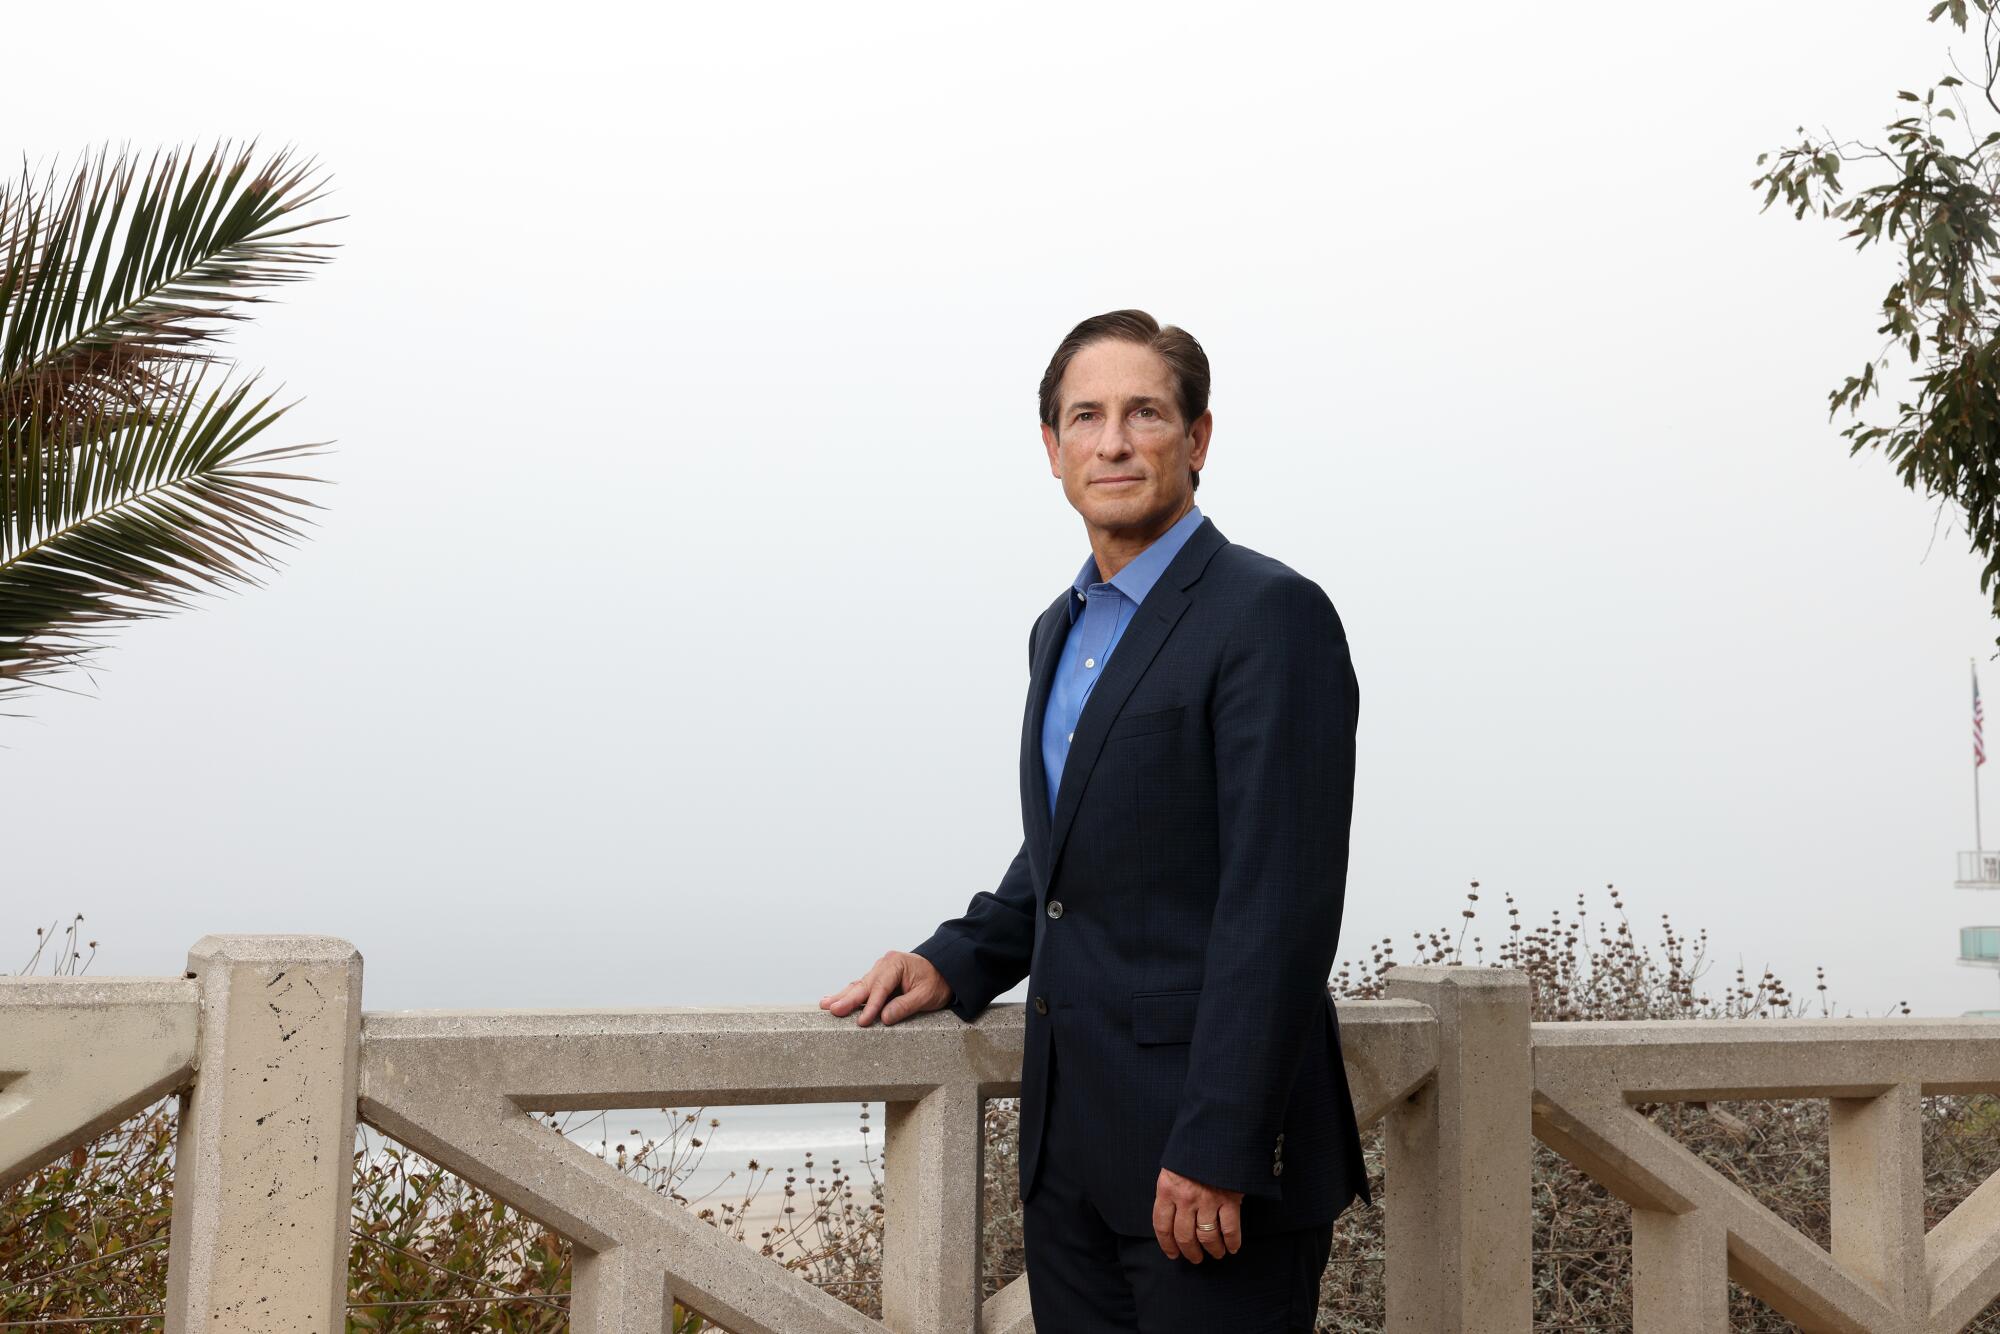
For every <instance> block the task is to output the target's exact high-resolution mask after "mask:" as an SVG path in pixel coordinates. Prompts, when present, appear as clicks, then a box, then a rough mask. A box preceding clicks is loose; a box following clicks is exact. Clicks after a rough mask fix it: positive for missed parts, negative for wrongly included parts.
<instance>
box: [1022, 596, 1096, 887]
mask: <svg viewBox="0 0 2000 1334" xmlns="http://www.w3.org/2000/svg"><path fill="white" fill-rule="evenodd" d="M1071 595H1072V594H1071V590H1069V589H1067V588H1066V589H1064V590H1063V592H1062V596H1061V597H1059V598H1057V599H1056V600H1055V602H1054V604H1052V605H1051V606H1050V607H1049V608H1048V610H1047V611H1044V612H1043V613H1042V631H1041V636H1042V642H1041V649H1040V651H1039V652H1038V653H1037V654H1036V655H1035V666H1034V671H1033V674H1032V675H1031V676H1030V677H1029V679H1028V709H1027V713H1026V715H1025V716H1024V717H1023V718H1022V719H1021V816H1022V826H1021V827H1022V830H1023V832H1025V833H1026V835H1027V838H1028V859H1029V861H1030V863H1031V864H1032V865H1033V866H1034V867H1035V868H1036V869H1037V870H1039V871H1041V872H1042V874H1043V876H1044V877H1046V875H1047V868H1048V863H1047V861H1045V860H1044V858H1043V853H1044V851H1045V850H1046V849H1047V848H1048V846H1049V771H1048V766H1047V765H1046V764H1044V763H1043V762H1042V715H1043V714H1045V713H1046V712H1047V711H1048V707H1049V694H1050V692H1051V691H1052V690H1053V689H1054V688H1055V678H1056V663H1057V661H1058V660H1060V659H1061V657H1062V651H1063V643H1064V641H1065V640H1067V639H1068V638H1069V630H1070V621H1069V611H1068V604H1069V601H1070V598H1071ZM1111 656H1112V657H1114V658H1116V657H1117V656H1118V655H1117V654H1116V653H1114V654H1112V655H1111ZM1065 767H1067V766H1065Z"/></svg>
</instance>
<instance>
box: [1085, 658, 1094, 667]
mask: <svg viewBox="0 0 2000 1334" xmlns="http://www.w3.org/2000/svg"><path fill="white" fill-rule="evenodd" d="M1083 665H1084V666H1086V667H1095V666H1096V665H1097V659H1095V658H1085V659H1084V660H1083Z"/></svg>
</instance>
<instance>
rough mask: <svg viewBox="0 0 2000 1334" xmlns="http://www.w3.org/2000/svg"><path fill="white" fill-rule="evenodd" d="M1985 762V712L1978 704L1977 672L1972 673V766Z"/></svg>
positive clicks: (1976, 766) (1975, 766)
mask: <svg viewBox="0 0 2000 1334" xmlns="http://www.w3.org/2000/svg"><path fill="white" fill-rule="evenodd" d="M1984 763H1986V713H1985V710H1983V709H1982V708H1980V706H1979V673H1978V672H1974V673H1973V674H1972V767H1973V768H1975V769H1977V768H1978V767H1979V766H1980V765H1982V764H1984Z"/></svg>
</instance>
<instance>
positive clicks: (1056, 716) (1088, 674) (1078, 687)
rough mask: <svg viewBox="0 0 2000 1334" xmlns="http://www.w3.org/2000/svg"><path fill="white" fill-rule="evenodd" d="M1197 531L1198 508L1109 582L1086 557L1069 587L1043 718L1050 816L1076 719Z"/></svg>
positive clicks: (1199, 513) (1198, 524) (1054, 805)
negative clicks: (1064, 632) (1065, 623)
mask: <svg viewBox="0 0 2000 1334" xmlns="http://www.w3.org/2000/svg"><path fill="white" fill-rule="evenodd" d="M1199 527H1201V507H1200V506H1196V507H1195V508H1193V509H1190V510H1189V511H1188V512H1187V513H1186V514H1183V515H1182V516H1181V517H1180V519H1179V520H1178V521H1176V522H1175V524H1174V526H1173V527H1171V528H1169V529H1167V531H1166V532H1164V533H1161V534H1160V535H1159V537H1157V538H1155V539H1154V541H1153V544H1152V545H1151V546H1149V547H1147V548H1146V549H1145V550H1144V551H1142V552H1140V553H1139V554H1138V555H1136V556H1134V557H1133V558H1132V559H1131V560H1130V561H1129V562H1127V563H1126V565H1125V568H1124V569H1122V570H1120V571H1118V573H1117V574H1114V575H1112V576H1111V578H1110V579H1108V580H1103V581H1100V580H1099V579H1098V578H1097V575H1098V569H1097V557H1096V555H1095V554H1092V555H1088V556H1085V557H1084V558H1083V568H1082V569H1080V570H1078V571H1077V572H1076V580H1075V582H1074V583H1073V584H1072V585H1071V588H1073V589H1074V590H1075V592H1074V596H1072V597H1071V598H1070V599H1069V638H1067V639H1065V640H1064V641H1063V650H1062V658H1061V659H1060V660H1059V661H1058V662H1057V663H1056V678H1055V680H1054V681H1053V682H1052V683H1051V684H1050V687H1049V705H1048V710H1047V712H1045V713H1044V714H1043V715H1042V768H1043V769H1044V770H1046V771H1047V773H1048V779H1049V814H1050V815H1054V814H1055V811H1056V789H1057V788H1058V787H1059V786H1060V785H1061V784H1062V771H1063V761H1064V760H1065V759H1067V758H1068V757H1069V743H1070V738H1071V737H1073V736H1075V735H1076V720H1077V719H1078V718H1081V717H1082V716H1083V702H1084V701H1085V700H1086V699H1088V698H1090V688H1091V687H1092V686H1094V685H1096V684H1097V678H1098V677H1100V676H1102V675H1104V664H1105V663H1107V662H1109V661H1110V660H1111V650H1112V649H1114V648H1116V647H1118V639H1119V637H1120V636H1121V635H1123V634H1124V633H1125V627H1126V626H1128V625H1130V624H1131V623H1132V617H1133V615H1134V613H1136V612H1137V611H1138V610H1139V604H1140V603H1141V602H1144V601H1145V600H1146V594H1147V593H1149V592H1151V591H1152V587H1153V585H1154V584H1155V583H1157V582H1159V578H1160V575H1161V573H1162V572H1163V571H1164V570H1165V569H1166V568H1167V565H1168V563H1169V562H1171V561H1172V560H1173V558H1174V555H1175V553H1176V552H1178V551H1179V550H1180V549H1181V547H1182V546H1184V545H1186V543H1187V540H1188V538H1189V537H1190V536H1191V535H1192V534H1193V533H1194V530H1195V529H1197V528H1199ZM1079 608H1081V614H1079V611H1078V609H1079Z"/></svg>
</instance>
